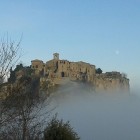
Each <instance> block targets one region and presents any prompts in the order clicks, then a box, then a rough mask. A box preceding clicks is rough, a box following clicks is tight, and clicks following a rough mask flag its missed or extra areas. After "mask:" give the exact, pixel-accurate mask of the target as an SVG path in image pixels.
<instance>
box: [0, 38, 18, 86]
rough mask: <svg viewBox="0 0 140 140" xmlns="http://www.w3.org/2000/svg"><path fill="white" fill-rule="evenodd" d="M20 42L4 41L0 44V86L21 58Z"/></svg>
mask: <svg viewBox="0 0 140 140" xmlns="http://www.w3.org/2000/svg"><path fill="white" fill-rule="evenodd" d="M20 42H21V41H19V42H18V43H15V42H14V41H9V39H8V37H7V41H5V40H3V41H1V43H0V84H1V83H3V80H4V79H5V78H6V77H8V75H9V71H10V68H11V67H13V66H14V65H15V64H16V63H17V61H18V60H19V58H20V55H19V49H20Z"/></svg>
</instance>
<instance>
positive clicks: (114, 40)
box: [0, 0, 140, 88]
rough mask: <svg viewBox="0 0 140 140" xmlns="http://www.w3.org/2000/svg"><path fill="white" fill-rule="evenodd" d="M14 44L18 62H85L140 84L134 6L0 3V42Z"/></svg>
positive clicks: (123, 1)
mask: <svg viewBox="0 0 140 140" xmlns="http://www.w3.org/2000/svg"><path fill="white" fill-rule="evenodd" d="M7 32H8V35H9V36H10V37H11V38H12V39H13V40H15V41H18V40H19V39H20V37H21V35H22V34H23V37H22V42H21V47H22V50H23V52H24V53H23V57H22V58H21V61H22V62H23V63H24V64H25V65H30V61H31V60H33V59H36V58H38V59H42V60H43V61H47V60H49V59H52V54H53V53H54V52H58V53H60V58H61V59H68V60H70V61H81V60H82V61H86V62H89V63H92V64H95V65H96V66H97V67H100V68H102V69H103V71H104V72H106V71H114V70H117V71H120V72H125V73H127V74H128V77H129V78H130V81H131V85H132V87H133V88H134V87H139V81H140V62H139V61H140V1H139V0H24V1H23V0H1V3H0V37H4V36H6V34H7Z"/></svg>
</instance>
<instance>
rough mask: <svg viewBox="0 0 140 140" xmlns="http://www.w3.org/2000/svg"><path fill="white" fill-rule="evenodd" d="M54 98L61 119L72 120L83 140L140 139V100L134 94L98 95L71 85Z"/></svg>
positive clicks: (72, 124) (76, 84)
mask: <svg viewBox="0 0 140 140" xmlns="http://www.w3.org/2000/svg"><path fill="white" fill-rule="evenodd" d="M52 97H53V103H54V104H56V106H57V107H56V110H55V112H58V117H59V118H63V119H64V120H65V121H67V120H69V121H70V124H71V126H72V127H74V130H75V131H76V132H77V133H78V134H79V136H80V137H81V140H139V139H140V134H139V133H140V109H139V106H140V97H139V96H137V95H135V94H134V93H130V94H129V93H94V92H92V91H91V90H90V89H89V87H87V86H85V85H84V84H78V83H69V84H67V85H64V86H62V87H60V88H59V90H58V91H57V92H56V93H54V94H53V95H52Z"/></svg>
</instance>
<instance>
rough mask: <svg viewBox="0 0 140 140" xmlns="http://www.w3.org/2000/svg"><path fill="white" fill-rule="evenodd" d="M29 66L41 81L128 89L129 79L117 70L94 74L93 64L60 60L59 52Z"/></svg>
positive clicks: (97, 89)
mask: <svg viewBox="0 0 140 140" xmlns="http://www.w3.org/2000/svg"><path fill="white" fill-rule="evenodd" d="M31 67H32V69H34V70H35V74H36V75H41V77H42V78H41V81H42V79H43V81H44V79H46V81H48V80H50V81H51V82H53V85H55V84H61V83H63V82H64V81H65V80H66V79H69V80H73V81H83V82H88V83H90V84H92V85H93V86H94V89H95V91H97V92H98V91H102V90H106V91H109V90H114V89H115V90H118V89H120V90H127V91H128V90H129V79H127V78H126V77H123V75H122V74H120V73H119V72H107V73H103V74H96V67H95V65H91V64H89V63H85V62H82V61H80V62H70V61H68V60H60V59H59V54H58V53H54V54H53V59H52V60H50V61H47V62H46V63H44V62H43V61H41V60H33V61H31Z"/></svg>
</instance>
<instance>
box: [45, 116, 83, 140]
mask: <svg viewBox="0 0 140 140" xmlns="http://www.w3.org/2000/svg"><path fill="white" fill-rule="evenodd" d="M79 139H80V138H79V137H78V135H77V133H76V132H75V131H74V130H73V128H72V127H71V126H70V123H69V122H66V123H64V122H63V120H58V119H57V118H56V116H55V117H53V118H52V119H51V121H50V122H49V123H48V126H47V127H46V129H45V131H44V140H79Z"/></svg>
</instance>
